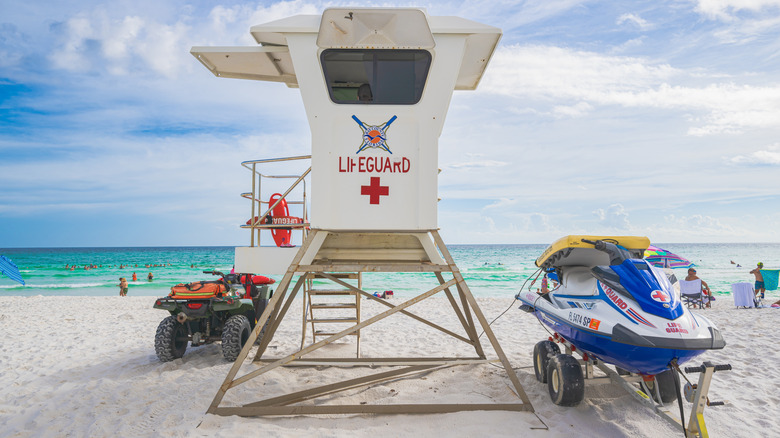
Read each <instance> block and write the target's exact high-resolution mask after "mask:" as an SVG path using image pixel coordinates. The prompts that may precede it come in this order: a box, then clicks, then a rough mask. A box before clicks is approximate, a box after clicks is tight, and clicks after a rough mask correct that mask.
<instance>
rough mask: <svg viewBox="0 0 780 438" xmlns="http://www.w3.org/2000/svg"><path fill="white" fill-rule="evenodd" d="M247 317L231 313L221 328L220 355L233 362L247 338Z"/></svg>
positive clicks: (248, 331) (248, 329)
mask: <svg viewBox="0 0 780 438" xmlns="http://www.w3.org/2000/svg"><path fill="white" fill-rule="evenodd" d="M250 331H251V329H250V328H249V319H247V317H246V316H245V315H233V316H231V317H230V318H228V320H227V321H226V322H225V327H224V328H223V329H222V356H224V357H225V359H227V360H228V361H230V362H234V361H235V360H236V359H237V358H238V355H239V354H240V353H241V349H242V348H244V344H246V341H247V340H248V339H249V333H250Z"/></svg>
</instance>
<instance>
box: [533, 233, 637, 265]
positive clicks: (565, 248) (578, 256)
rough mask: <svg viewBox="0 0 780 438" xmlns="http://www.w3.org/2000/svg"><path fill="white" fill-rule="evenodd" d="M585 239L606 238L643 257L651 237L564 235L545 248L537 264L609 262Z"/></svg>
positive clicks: (602, 263) (606, 257) (593, 263)
mask: <svg viewBox="0 0 780 438" xmlns="http://www.w3.org/2000/svg"><path fill="white" fill-rule="evenodd" d="M582 239H585V240H591V241H596V240H605V241H607V242H612V243H615V244H617V245H620V246H622V247H624V248H626V249H627V250H628V251H630V252H631V253H632V254H633V255H634V256H635V257H636V258H638V259H641V258H642V257H643V255H644V251H645V250H646V249H647V247H648V246H650V239H648V238H647V237H644V236H566V237H562V238H560V239H558V240H556V241H555V242H553V244H552V245H550V246H549V247H547V249H545V250H544V252H543V253H542V255H540V256H539V258H538V259H536V266H538V267H540V268H542V267H543V268H545V269H547V268H551V267H553V266H572V265H579V266H598V265H607V264H609V257H608V256H607V255H606V254H605V253H603V252H601V251H599V250H597V249H596V248H594V247H593V244H590V243H585V242H583V241H582Z"/></svg>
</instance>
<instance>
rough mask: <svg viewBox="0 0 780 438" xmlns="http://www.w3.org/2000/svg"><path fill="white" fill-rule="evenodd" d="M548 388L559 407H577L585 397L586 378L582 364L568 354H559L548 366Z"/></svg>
mask: <svg viewBox="0 0 780 438" xmlns="http://www.w3.org/2000/svg"><path fill="white" fill-rule="evenodd" d="M547 388H548V389H549V390H550V398H551V399H552V401H553V403H555V404H556V405H558V406H577V405H578V404H580V402H581V401H582V399H583V398H584V397H585V378H584V376H583V375H582V366H580V362H579V361H578V360H577V359H575V358H574V357H572V356H569V355H568V354H559V355H557V356H555V357H553V358H552V359H551V360H550V363H548V364H547Z"/></svg>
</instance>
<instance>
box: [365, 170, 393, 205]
mask: <svg viewBox="0 0 780 438" xmlns="http://www.w3.org/2000/svg"><path fill="white" fill-rule="evenodd" d="M360 194H361V195H368V196H370V197H371V198H370V201H369V202H370V203H371V204H379V197H380V196H387V195H389V194H390V187H389V186H380V185H379V177H378V176H372V177H371V184H370V185H367V186H360Z"/></svg>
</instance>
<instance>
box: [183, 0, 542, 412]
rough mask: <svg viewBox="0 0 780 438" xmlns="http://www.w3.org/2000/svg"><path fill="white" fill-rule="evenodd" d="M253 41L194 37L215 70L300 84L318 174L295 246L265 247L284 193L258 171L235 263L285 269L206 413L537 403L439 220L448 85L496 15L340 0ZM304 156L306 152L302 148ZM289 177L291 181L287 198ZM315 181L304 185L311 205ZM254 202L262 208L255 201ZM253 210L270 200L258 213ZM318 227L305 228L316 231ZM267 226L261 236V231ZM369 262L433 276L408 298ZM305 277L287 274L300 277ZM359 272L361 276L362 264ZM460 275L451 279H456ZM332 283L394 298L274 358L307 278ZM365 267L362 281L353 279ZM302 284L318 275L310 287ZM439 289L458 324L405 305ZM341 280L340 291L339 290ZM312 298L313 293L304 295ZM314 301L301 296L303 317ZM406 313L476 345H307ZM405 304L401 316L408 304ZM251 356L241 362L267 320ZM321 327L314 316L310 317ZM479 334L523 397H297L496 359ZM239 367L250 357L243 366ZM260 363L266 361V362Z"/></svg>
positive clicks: (477, 51)
mask: <svg viewBox="0 0 780 438" xmlns="http://www.w3.org/2000/svg"><path fill="white" fill-rule="evenodd" d="M251 33H252V36H253V37H254V39H255V40H256V41H257V43H258V44H259V46H255V47H194V48H193V49H192V51H191V52H192V54H193V55H194V56H195V57H196V58H197V59H198V60H199V61H200V62H201V63H202V64H203V65H204V66H206V67H207V68H208V69H209V70H210V71H211V72H212V73H214V74H215V75H216V76H218V77H226V78H239V79H252V80H261V81H272V82H282V83H285V84H286V85H287V86H288V87H297V88H299V89H300V92H301V97H302V98H303V103H304V106H305V108H306V115H307V118H308V122H309V126H310V128H311V136H312V150H311V167H310V168H309V169H307V170H306V171H305V172H303V173H301V174H300V175H298V176H297V178H296V179H295V183H294V184H293V186H295V185H296V184H297V183H300V182H301V181H303V180H305V178H307V177H308V176H309V174H310V178H311V209H310V214H311V221H310V222H309V221H308V217H307V216H308V214H307V213H304V217H303V218H301V220H296V221H293V222H294V223H292V224H291V223H290V222H289V221H288V222H286V223H284V225H286V226H287V227H288V228H291V229H292V230H293V231H296V230H298V231H300V232H301V233H302V235H303V238H302V244H301V246H300V247H294V248H290V247H278V246H262V245H260V242H259V231H258V230H259V229H262V228H263V227H271V228H273V227H279V226H280V225H279V224H275V223H273V222H272V221H271V223H269V221H268V220H267V218H268V217H269V216H273V211H274V209H275V208H277V207H278V206H279V199H276V198H275V199H274V200H272V201H269V202H267V203H265V204H264V201H263V200H262V199H261V198H262V197H261V196H260V195H259V194H258V193H257V187H256V185H257V184H256V181H257V180H261V179H262V175H261V174H260V173H259V172H258V171H257V170H256V166H259V165H261V164H266V163H268V162H274V161H278V160H277V159H270V160H256V161H251V162H246V163H244V165H245V166H246V167H247V168H250V169H251V170H252V175H253V176H252V178H253V181H252V184H253V191H252V193H246V194H244V196H245V197H247V198H249V199H252V212H251V215H250V216H249V217H250V218H255V219H254V221H250V222H249V223H248V224H247V225H246V226H245V227H248V228H251V229H252V231H251V232H252V240H251V244H250V246H248V247H243V248H237V249H236V259H235V263H236V269H237V270H238V271H240V272H258V273H278V274H280V275H281V274H283V278H282V280H281V281H280V283H279V284H278V286H277V289H276V293H275V295H274V296H273V298H272V299H271V301H270V302H269V305H268V306H267V308H266V310H265V311H264V312H263V314H262V315H261V316H260V317H259V318H258V322H257V325H256V328H255V330H254V331H253V333H252V334H251V336H250V338H249V340H248V342H247V343H246V345H245V347H244V349H243V351H242V352H241V354H240V356H239V357H238V359H237V360H236V362H235V364H234V366H233V367H232V368H231V370H230V372H229V373H228V376H227V377H226V379H225V382H224V384H223V385H222V387H221V388H220V389H219V391H218V393H217V395H216V396H215V398H214V400H213V402H212V404H211V407H210V408H209V413H215V414H220V415H290V414H321V413H327V414H333V413H337V414H344V413H434V412H436V413H438V412H454V411H463V410H515V411H533V408H532V406H531V404H530V402H529V400H528V398H527V397H526V394H525V392H524V391H523V389H522V387H521V385H520V382H519V380H518V378H517V375H516V374H515V372H514V370H513V369H512V367H511V365H510V363H509V361H508V360H507V358H506V356H505V354H504V352H503V351H502V349H501V346H500V345H499V343H498V341H497V340H496V338H495V336H494V334H493V332H492V330H491V328H490V326H489V325H488V321H487V320H486V319H485V316H484V315H483V314H482V312H481V310H480V309H479V306H478V305H477V302H476V301H475V300H474V297H473V296H472V294H471V291H470V290H469V288H468V286H467V284H466V282H465V281H464V279H463V276H462V275H461V273H460V271H459V270H458V268H457V266H456V264H455V262H454V261H453V259H452V257H451V255H450V253H449V251H448V250H447V247H446V245H445V244H444V242H443V241H442V239H441V237H440V236H439V234H438V232H437V202H438V193H437V178H438V172H439V169H438V154H439V150H438V139H439V135H440V133H441V130H442V127H443V125H444V120H445V117H446V115H447V109H448V107H449V103H450V99H451V97H452V92H453V90H473V89H475V88H476V87H477V85H478V83H479V81H480V79H481V77H482V74H483V72H484V71H485V68H486V66H487V64H488V61H489V59H490V57H491V56H492V54H493V51H494V49H495V47H496V45H497V44H498V41H499V39H500V37H501V31H500V29H498V28H495V27H492V26H487V25H484V24H480V23H476V22H473V21H470V20H466V19H463V18H458V17H435V16H428V15H427V13H426V12H425V11H424V10H422V9H408V8H407V9H378V8H332V9H327V10H325V11H324V12H323V14H322V15H321V16H319V15H299V16H294V17H290V18H286V19H282V20H278V21H274V22H271V23H267V24H262V25H258V26H253V27H252V28H251ZM295 158H308V157H295ZM292 189H293V188H292V187H291V188H290V190H288V191H287V192H285V193H280V194H281V195H283V196H282V197H283V198H284V197H286V196H287V195H288V193H290V191H291V190H292ZM306 196H307V195H306V193H305V191H304V197H303V199H304V202H303V204H304V211H305V204H306V202H305V200H306ZM256 207H258V208H257V209H256ZM256 212H258V213H262V214H258V215H257V216H256ZM309 228H310V231H307V230H308V229H309ZM256 234H257V235H258V239H257V244H255V242H256V240H255V235H256ZM364 272H425V273H431V274H432V275H431V279H432V280H434V279H435V281H436V285H435V287H432V288H431V289H430V290H427V291H425V292H421V293H420V294H419V295H417V296H415V297H414V298H412V299H409V300H407V301H405V302H403V303H401V304H398V305H394V304H392V303H391V302H390V301H387V300H383V299H381V298H377V297H374V296H373V295H371V294H370V293H368V292H366V291H364V290H362V289H361V287H360V283H359V278H360V277H359V276H360V274H361V273H364ZM296 275H297V276H299V277H298V280H297V283H295V285H294V287H291V283H292V280H293V278H294V277H295V276H296ZM355 276H356V277H355ZM449 277H451V278H449ZM313 278H321V279H327V280H330V281H332V282H333V283H335V284H337V285H338V286H339V287H340V288H341V291H344V292H345V293H350V294H352V295H353V296H355V297H356V299H357V300H358V303H357V306H358V308H359V300H360V298H361V297H365V298H367V299H372V300H375V301H377V302H380V303H381V304H383V305H385V306H387V308H388V310H387V311H384V312H382V313H379V314H377V315H374V316H372V317H371V318H368V319H364V320H363V319H361V317H360V312H359V310H358V312H357V313H358V315H357V317H356V318H355V319H354V321H352V322H353V323H354V324H353V325H351V326H350V327H349V328H346V329H343V330H340V331H337V332H333V333H328V334H327V336H325V338H324V339H322V340H319V341H317V339H316V338H315V339H314V341H315V342H314V343H312V344H311V345H308V346H305V343H304V342H302V345H301V349H300V350H299V351H297V352H295V353H293V354H290V355H287V356H286V357H280V358H266V357H265V356H264V354H265V350H266V348H267V347H268V345H269V342H271V340H272V339H273V336H274V334H275V333H276V330H277V328H278V327H279V323H280V322H281V320H282V319H283V318H284V316H285V315H286V314H287V311H288V309H289V308H290V306H291V304H292V301H293V298H295V296H296V295H297V294H298V293H299V292H301V291H302V290H303V294H304V298H306V294H307V293H312V292H314V293H317V291H315V290H313V289H312V288H311V286H310V285H311V280H312V279H313ZM349 278H358V285H357V286H356V285H355V284H354V282H352V283H350V282H349V281H346V280H347V279H349ZM307 284H308V285H309V286H307ZM439 292H443V293H444V294H445V295H446V296H447V298H448V302H449V304H450V305H451V306H452V310H453V315H455V316H457V321H459V324H460V328H459V329H458V331H460V333H456V331H453V330H449V329H447V328H444V327H441V326H439V325H437V324H434V323H432V322H430V321H428V320H427V319H425V318H423V317H422V316H419V315H416V314H414V313H412V312H411V311H410V309H409V308H410V307H411V306H412V305H414V304H416V303H418V302H420V301H422V300H424V299H426V298H428V297H430V296H432V295H434V294H437V293H439ZM334 293H335V292H334ZM305 305H306V299H304V306H305ZM307 312H309V311H308V310H306V309H304V318H306V317H307V316H306V315H307ZM395 314H402V315H405V316H408V317H411V318H414V319H415V320H417V321H419V322H422V323H424V324H426V325H427V326H429V327H431V328H433V329H435V330H438V331H440V332H441V333H442V334H444V335H447V336H451V337H453V338H455V339H458V340H460V341H462V342H465V343H467V344H469V345H471V346H473V348H474V351H475V356H474V357H436V358H431V357H414V358H399V357H392V356H389V357H383V358H375V357H371V358H366V357H360V356H361V355H360V350H359V344H358V351H357V355H356V356H357V357H355V358H352V359H345V358H338V359H334V358H312V357H311V356H309V357H307V355H308V354H310V353H311V352H313V351H314V350H317V349H319V348H321V347H323V346H325V345H328V344H329V343H332V342H333V341H336V340H338V339H341V338H344V337H345V336H350V335H355V334H359V333H360V330H361V329H364V328H365V327H367V326H369V325H370V324H373V323H375V322H377V321H379V320H382V319H384V318H387V317H389V316H391V315H395ZM399 316H400V315H399ZM266 322H267V327H266V329H265V333H264V334H263V336H262V338H261V341H260V343H259V346H258V347H257V352H256V354H255V356H254V362H255V363H254V364H253V365H243V362H244V361H245V359H246V358H247V357H248V355H249V353H250V351H251V350H252V349H253V348H254V344H255V341H256V339H257V338H258V336H259V335H260V333H261V328H262V327H263V326H264V325H266ZM311 322H312V326H313V320H312V321H311ZM305 328H306V321H304V337H305ZM480 330H484V333H485V335H486V337H487V339H488V340H489V342H490V344H491V346H492V348H493V350H494V351H495V353H496V355H497V356H498V361H499V362H500V363H501V366H502V367H503V368H504V370H505V371H506V374H507V375H508V377H509V379H510V381H511V382H512V385H513V388H514V390H515V392H516V393H517V396H518V398H519V400H517V401H516V402H513V403H493V404H466V403H450V404H442V403H437V404H414V405H406V404H404V405H370V404H361V405H337V406H334V405H317V404H315V405H311V404H307V405H299V404H296V403H299V402H302V401H306V400H311V399H313V398H316V397H318V396H320V395H324V394H332V393H334V392H338V391H344V390H347V389H351V388H354V387H356V386H359V385H369V384H373V383H376V382H381V381H385V380H388V379H395V378H398V377H400V376H411V375H414V374H419V373H421V372H430V371H431V370H434V369H437V368H440V367H449V366H453V365H461V364H475V363H487V362H489V359H487V357H486V355H485V352H484V351H483V349H482V346H481V344H480V341H479V335H478V333H479V331H480ZM334 364H335V365H338V366H371V367H374V366H382V367H385V366H388V367H392V368H393V370H391V371H385V372H380V373H377V374H373V375H369V376H363V377H360V378H356V379H350V380H346V381H342V382H339V383H334V384H329V385H325V386H320V387H317V388H310V389H307V390H302V391H299V392H295V393H292V394H287V395H285V396H282V397H274V398H272V399H266V400H261V401H258V402H253V403H246V404H243V405H241V406H238V407H223V406H220V404H221V402H222V399H223V397H224V396H225V393H226V392H227V391H228V390H229V389H231V388H234V387H236V386H238V385H240V384H242V383H244V382H246V381H248V380H250V379H253V378H255V377H257V376H260V375H262V374H265V373H268V372H270V371H272V370H274V369H276V368H278V367H280V366H296V365H298V366H301V365H303V366H307V365H317V366H327V365H334ZM242 366H246V367H247V368H249V367H253V370H252V371H250V372H248V373H247V374H245V375H243V376H241V377H238V378H237V377H236V376H237V375H238V372H239V371H240V369H241V367H242ZM257 366H259V368H257Z"/></svg>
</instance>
